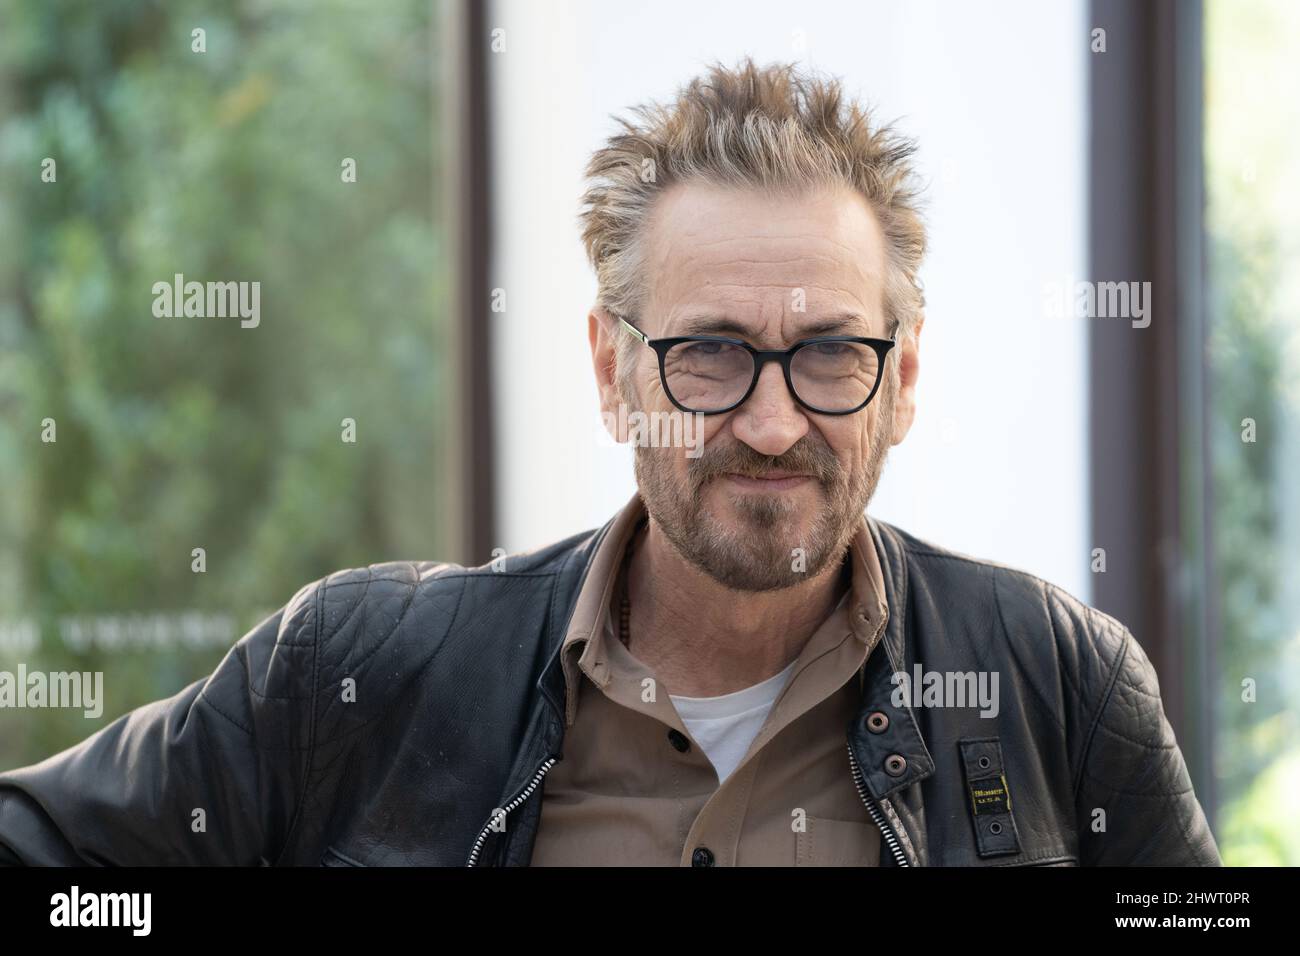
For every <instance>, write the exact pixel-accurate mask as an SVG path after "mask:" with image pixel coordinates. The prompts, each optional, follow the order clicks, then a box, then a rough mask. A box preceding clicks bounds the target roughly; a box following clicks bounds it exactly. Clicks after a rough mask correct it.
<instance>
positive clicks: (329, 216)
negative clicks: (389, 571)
mask: <svg viewBox="0 0 1300 956" xmlns="http://www.w3.org/2000/svg"><path fill="white" fill-rule="evenodd" d="M438 14H439V10H438V6H437V5H436V4H431V3H430V2H428V0H387V2H385V3H383V4H378V5H371V4H363V3H355V2H340V0H329V2H316V3H310V4H307V3H301V4H300V3H277V4H252V5H248V4H212V3H208V2H199V0H173V2H168V3H165V4H156V3H127V4H121V3H87V4H77V5H74V6H70V7H68V6H65V7H64V8H63V9H62V12H61V13H59V14H58V15H54V12H53V11H52V10H51V9H50V5H49V4H48V3H47V2H46V0H13V2H6V3H5V4H4V13H3V16H2V17H0V19H3V27H2V28H0V236H3V237H4V254H3V255H2V256H0V410H3V412H2V414H0V671H8V672H10V673H11V674H16V673H17V672H18V669H19V667H20V666H21V667H22V668H24V669H25V670H26V672H28V673H32V672H36V671H40V672H46V673H48V672H59V671H66V672H72V671H77V672H90V673H94V672H101V673H102V675H103V689H102V702H101V703H102V714H100V715H98V716H92V717H86V716H85V715H84V711H83V710H80V709H58V710H54V709H49V710H45V711H43V712H42V713H41V714H40V716H39V719H34V718H33V716H32V714H31V713H30V712H29V711H26V710H17V709H13V710H10V709H6V710H3V711H0V769H8V768H11V767H15V766H21V765H25V764H29V763H34V762H36V761H37V760H40V759H42V758H44V757H46V756H48V755H50V754H52V753H54V752H55V751H57V750H61V749H63V748H65V747H67V746H70V745H72V744H74V743H77V742H79V741H81V740H82V739H84V738H85V737H87V736H89V734H90V733H92V732H93V731H95V730H98V729H99V728H101V727H103V726H105V725H106V724H107V723H108V722H110V721H111V720H113V719H114V718H116V717H118V716H119V715H121V714H123V713H125V712H126V711H128V710H130V709H132V708H134V707H136V706H139V705H141V704H144V703H147V702H149V701H153V700H157V699H159V698H162V697H169V696H171V695H173V694H175V693H176V692H177V691H179V690H180V689H181V688H182V687H184V686H185V685H186V684H187V683H189V682H191V681H194V680H197V679H199V678H201V677H203V676H204V675H206V674H207V673H209V672H210V671H211V670H212V669H213V668H214V667H215V666H216V664H217V663H218V661H219V660H220V659H221V657H222V656H223V655H224V654H225V653H226V652H227V650H228V649H229V648H230V646H231V644H232V643H233V642H234V641H235V640H236V639H237V638H238V637H239V636H240V635H241V634H242V633H244V632H245V631H246V630H248V629H249V628H250V627H251V626H252V625H253V624H254V623H256V622H257V621H258V620H260V619H261V618H262V617H263V616H264V615H265V614H267V613H269V612H270V611H273V610H274V609H275V608H277V607H279V606H281V605H283V604H284V603H285V602H287V601H288V600H289V598H290V597H292V596H293V594H294V593H295V592H296V591H297V590H298V589H299V588H301V587H302V586H303V585H305V584H307V583H308V582H310V581H313V580H315V579H316V578H319V577H321V576H323V575H325V574H327V573H329V572H331V571H334V570H337V569H338V568H340V567H346V566H350V565H365V564H368V563H370V562H374V561H378V560H387V559H396V558H408V557H425V556H429V557H436V556H437V555H439V554H445V553H447V552H448V551H449V550H450V542H448V541H446V540H444V539H443V538H442V535H443V527H442V525H441V523H440V520H439V515H440V511H441V507H442V505H441V502H440V499H439V491H438V489H439V487H440V483H438V482H437V481H436V480H434V478H433V476H434V473H435V471H436V468H437V465H438V461H439V459H438V455H439V454H440V452H439V449H440V448H441V447H443V445H444V441H443V438H444V437H445V434H446V424H447V422H446V420H445V418H444V415H445V412H444V411H443V409H445V408H446V407H447V404H448V403H447V402H446V401H445V400H440V399H443V397H444V381H445V377H446V375H447V371H448V370H447V366H446V363H445V361H444V356H446V355H447V353H448V351H449V349H448V347H447V346H446V345H445V343H444V336H445V331H446V330H447V329H448V327H449V322H448V320H447V316H446V315H445V313H444V309H445V304H444V303H446V302H447V301H448V278H449V277H448V275H447V273H446V271H445V268H444V265H443V264H444V263H445V262H446V261H447V260H448V255H447V250H448V248H449V247H448V237H447V234H446V229H445V223H444V221H443V218H442V215H441V213H440V211H439V208H438V195H439V192H440V190H441V189H442V179H443V169H442V165H441V160H440V153H441V148H442V147H441V141H442V139H443V136H442V133H441V124H440V115H439V113H440V100H441V95H440V93H439V90H438V85H439V83H440V82H441V80H440V71H439V70H438V69H435V68H434V66H436V65H437V64H439V63H441V62H443V60H444V58H443V57H442V56H441V55H440V51H439V49H438V44H439V36H438V32H439V31H438ZM196 26H198V27H202V28H203V29H204V31H205V33H204V34H203V36H202V37H199V36H196V35H194V34H193V33H192V30H193V29H194V28H195V27H196ZM431 64H432V65H433V66H431ZM227 283H229V284H227ZM241 283H242V285H241ZM254 283H256V285H254ZM178 287H179V291H178ZM196 290H198V291H197V294H193V295H192V294H191V293H195V292H196ZM254 290H256V291H254ZM255 296H256V297H255Z"/></svg>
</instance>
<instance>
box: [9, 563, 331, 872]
mask: <svg viewBox="0 0 1300 956" xmlns="http://www.w3.org/2000/svg"><path fill="white" fill-rule="evenodd" d="M317 584H319V582H317ZM318 600H319V595H318V590H317V585H316V584H313V585H308V586H307V587H305V588H303V589H302V590H300V591H299V592H298V594H297V595H295V596H294V598H293V600H291V601H290V602H289V603H288V604H287V605H285V606H284V607H283V608H281V609H280V610H279V611H277V612H276V613H275V614H273V615H271V616H270V617H268V618H267V619H266V620H264V621H262V623H261V624H259V625H257V626H256V627H254V628H253V629H252V630H251V631H249V632H248V633H247V634H245V635H244V636H243V637H242V638H240V640H239V641H238V642H236V643H235V645H234V646H233V647H232V648H231V649H230V651H229V652H228V653H227V654H226V656H225V658H224V659H223V660H222V661H221V663H220V664H219V665H218V666H217V668H216V670H214V671H213V672H212V674H210V675H209V676H208V677H206V678H204V679H202V680H199V681H196V682H195V683H193V684H191V685H190V686H188V687H186V688H185V689H184V690H182V691H181V692H180V693H178V694H176V695H175V696H174V697H171V698H168V699H166V700H160V701H155V702H154V703H151V704H146V705H144V706H142V707H139V708H137V709H136V710H133V711H131V712H130V713H128V714H125V715H123V716H122V717H120V718H118V719H117V720H115V721H114V722H113V723H111V724H109V725H108V726H107V727H104V728H103V729H102V730H100V731H98V732H97V733H95V734H93V735H92V736H90V737H88V738H87V739H85V740H84V741H82V742H81V743H79V744H77V745H75V746H73V747H71V748H69V749H67V750H64V751H63V752H61V753H58V754H55V755H54V756H52V757H49V758H48V759H46V760H44V761H42V762H40V763H38V764H34V765H32V766H30V767H23V768H20V769H17V770H11V771H9V772H7V773H3V774H0V864H10V865H14V864H26V865H147V864H158V865H186V864H227V865H232V864H250V865H252V864H258V863H262V864H273V863H275V862H276V859H277V857H278V856H279V853H280V850H281V849H282V848H283V847H284V845H285V843H286V840H287V839H288V835H289V832H290V828H291V827H292V826H293V822H294V816H295V813H296V810H297V808H298V806H299V805H300V803H301V802H302V797H303V789H304V785H305V782H306V775H307V768H308V766H309V764H310V757H311V745H312V740H311V723H312V722H311V719H310V715H311V713H312V706H313V700H312V698H313V696H314V694H313V691H314V687H313V685H314V676H313V674H314V670H315V656H316V643H317V640H318V635H317V634H316V631H317V629H318V628H317V621H318V619H319V613H318V610H317V604H318ZM105 676H106V678H107V680H106V682H105V683H106V686H107V687H110V688H111V680H112V674H111V673H109V674H106V675H105Z"/></svg>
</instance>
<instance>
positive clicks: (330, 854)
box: [320, 846, 365, 866]
mask: <svg viewBox="0 0 1300 956" xmlns="http://www.w3.org/2000/svg"><path fill="white" fill-rule="evenodd" d="M320 865H321V866H365V864H364V863H361V862H359V861H358V860H354V859H352V857H350V856H347V855H346V854H344V853H340V852H339V851H338V850H336V849H334V847H332V846H327V847H326V848H325V852H324V853H323V854H321V858H320Z"/></svg>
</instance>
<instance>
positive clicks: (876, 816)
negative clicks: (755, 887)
mask: <svg viewBox="0 0 1300 956" xmlns="http://www.w3.org/2000/svg"><path fill="white" fill-rule="evenodd" d="M846 746H847V747H848V751H849V767H850V769H852V771H853V784H854V786H855V787H857V789H858V796H859V797H861V798H862V803H863V805H864V806H865V807H866V808H867V813H868V814H869V815H870V816H871V822H872V823H874V824H875V825H876V826H877V827H878V828H879V830H880V835H881V836H882V837H884V839H885V845H886V846H887V847H889V852H890V853H892V854H893V855H894V860H895V862H897V863H898V865H899V866H911V864H910V863H909V862H908V860H907V854H905V853H904V852H903V847H902V845H901V844H900V843H899V841H898V836H897V835H896V834H895V833H894V830H893V828H892V827H890V825H889V823H888V822H887V821H886V820H885V815H884V813H882V812H881V810H880V805H879V804H878V803H876V799H875V797H873V796H871V794H869V793H867V789H866V783H865V781H864V780H863V779H862V769H861V768H860V767H859V766H858V760H857V758H856V757H854V756H853V747H852V745H850V744H846ZM555 762H556V758H555V757H547V758H546V759H545V760H544V761H542V765H541V766H540V767H538V768H537V772H536V773H535V774H533V779H532V780H530V781H529V782H528V786H526V787H524V789H523V790H521V791H520V792H519V794H518V795H516V796H515V798H514V799H513V800H511V801H510V802H509V803H508V804H506V805H505V807H503V808H502V810H501V814H500V816H501V817H502V818H504V817H505V816H506V815H507V814H509V813H510V812H511V811H512V810H518V809H519V808H520V807H521V806H522V805H523V803H524V801H525V800H527V799H528V798H529V797H530V796H532V794H533V791H534V790H536V789H537V785H538V784H539V783H541V782H542V778H543V777H545V776H546V774H547V771H549V770H550V769H551V768H552V767H554V766H555ZM496 819H497V815H496V814H494V815H492V816H491V817H489V818H488V822H487V823H485V824H484V825H483V829H482V830H480V831H479V834H478V839H476V840H475V841H474V848H473V849H472V850H470V854H469V862H467V863H466V864H465V865H466V866H475V865H477V863H478V856H479V853H481V852H482V851H483V844H484V843H485V842H486V841H487V838H488V834H489V833H491V832H492V823H493V822H494V821H495V820H496Z"/></svg>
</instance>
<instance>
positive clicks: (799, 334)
mask: <svg viewBox="0 0 1300 956" xmlns="http://www.w3.org/2000/svg"><path fill="white" fill-rule="evenodd" d="M868 330H869V323H868V322H867V320H866V319H865V318H863V317H862V316H861V315H858V314H857V313H856V312H843V313H839V314H836V315H828V316H826V317H824V318H820V319H818V320H816V321H815V322H812V323H810V324H808V325H803V326H800V327H799V328H798V329H797V330H795V332H794V336H795V338H796V339H807V338H812V337H813V336H817V335H847V334H851V333H852V332H854V331H858V334H866V333H867V331H868ZM675 334H677V335H731V336H734V337H735V338H740V339H747V338H748V337H749V336H751V335H753V329H751V328H749V327H747V326H745V325H743V324H742V323H740V322H737V321H736V320H735V319H730V318H727V317H725V316H712V315H701V316H696V317H695V318H691V319H687V320H686V321H685V323H684V324H683V325H682V327H681V330H680V331H678V332H677V333H675Z"/></svg>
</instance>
